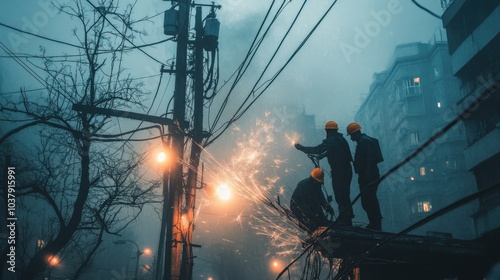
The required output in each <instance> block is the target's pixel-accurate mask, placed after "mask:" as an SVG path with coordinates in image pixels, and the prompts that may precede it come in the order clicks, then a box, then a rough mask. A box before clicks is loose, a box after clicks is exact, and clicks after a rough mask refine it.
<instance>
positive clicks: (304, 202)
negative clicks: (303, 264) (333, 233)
mask: <svg viewBox="0 0 500 280" xmlns="http://www.w3.org/2000/svg"><path fill="white" fill-rule="evenodd" d="M324 177H325V174H324V173H323V169H321V168H314V169H313V171H312V172H311V176H309V177H308V178H305V179H304V180H302V181H300V182H299V183H298V184H297V187H296V188H295V190H294V191H293V194H292V199H291V200H290V210H292V213H293V214H294V215H295V217H296V218H297V220H298V221H299V226H300V228H302V229H304V230H306V231H307V232H308V233H309V234H312V233H313V232H314V231H315V230H316V229H317V228H318V227H322V226H328V225H329V224H330V221H329V220H328V219H327V218H326V216H325V213H324V212H323V209H324V210H326V211H327V212H328V213H330V215H332V216H333V208H332V206H331V205H330V204H328V202H327V201H326V199H325V196H324V195H323V191H322V190H321V185H323V181H324Z"/></svg>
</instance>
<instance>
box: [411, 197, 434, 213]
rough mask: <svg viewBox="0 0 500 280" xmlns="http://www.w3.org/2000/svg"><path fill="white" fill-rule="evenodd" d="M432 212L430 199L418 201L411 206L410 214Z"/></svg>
mask: <svg viewBox="0 0 500 280" xmlns="http://www.w3.org/2000/svg"><path fill="white" fill-rule="evenodd" d="M430 211H432V203H431V201H430V199H425V200H419V201H416V203H414V204H412V206H411V213H412V214H416V213H427V212H430Z"/></svg>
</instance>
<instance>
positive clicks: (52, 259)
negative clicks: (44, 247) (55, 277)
mask: <svg viewBox="0 0 500 280" xmlns="http://www.w3.org/2000/svg"><path fill="white" fill-rule="evenodd" d="M60 262H61V260H60V259H59V257H58V256H55V255H49V256H48V257H47V264H48V265H49V275H48V276H47V279H49V280H50V274H51V272H52V269H53V268H54V267H56V266H57V265H58V264H59V263H60Z"/></svg>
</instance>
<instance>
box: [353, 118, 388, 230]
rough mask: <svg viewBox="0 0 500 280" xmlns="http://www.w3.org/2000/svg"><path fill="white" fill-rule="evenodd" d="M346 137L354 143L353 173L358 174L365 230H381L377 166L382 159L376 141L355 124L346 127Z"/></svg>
mask: <svg viewBox="0 0 500 280" xmlns="http://www.w3.org/2000/svg"><path fill="white" fill-rule="evenodd" d="M347 135H350V136H351V140H352V141H355V142H356V152H355V154H354V171H355V172H356V173H357V174H358V183H359V191H360V194H361V206H362V207H363V209H364V210H365V212H366V215H367V216H368V221H369V224H368V226H367V227H366V228H367V229H372V230H382V214H381V212H380V204H379V201H378V198H377V190H378V184H379V182H378V180H379V179H380V174H379V170H378V166H377V164H378V163H380V162H382V161H383V160H384V158H383V157H382V152H381V151H380V146H379V143H378V140H377V139H375V138H372V137H370V136H368V135H366V134H364V133H361V126H360V125H359V124H358V123H355V122H354V123H350V124H349V125H348V126H347Z"/></svg>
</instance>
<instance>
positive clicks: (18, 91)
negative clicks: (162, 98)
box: [0, 74, 160, 95]
mask: <svg viewBox="0 0 500 280" xmlns="http://www.w3.org/2000/svg"><path fill="white" fill-rule="evenodd" d="M158 76H160V74H155V75H149V76H143V77H137V78H130V79H125V80H119V82H124V81H134V80H142V79H149V78H154V77H158ZM108 83H109V82H99V83H96V85H102V84H108ZM75 86H85V85H84V84H77V85H75ZM40 90H47V88H33V89H23V90H16V91H9V92H0V94H1V95H7V94H14V93H21V92H31V91H40Z"/></svg>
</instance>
